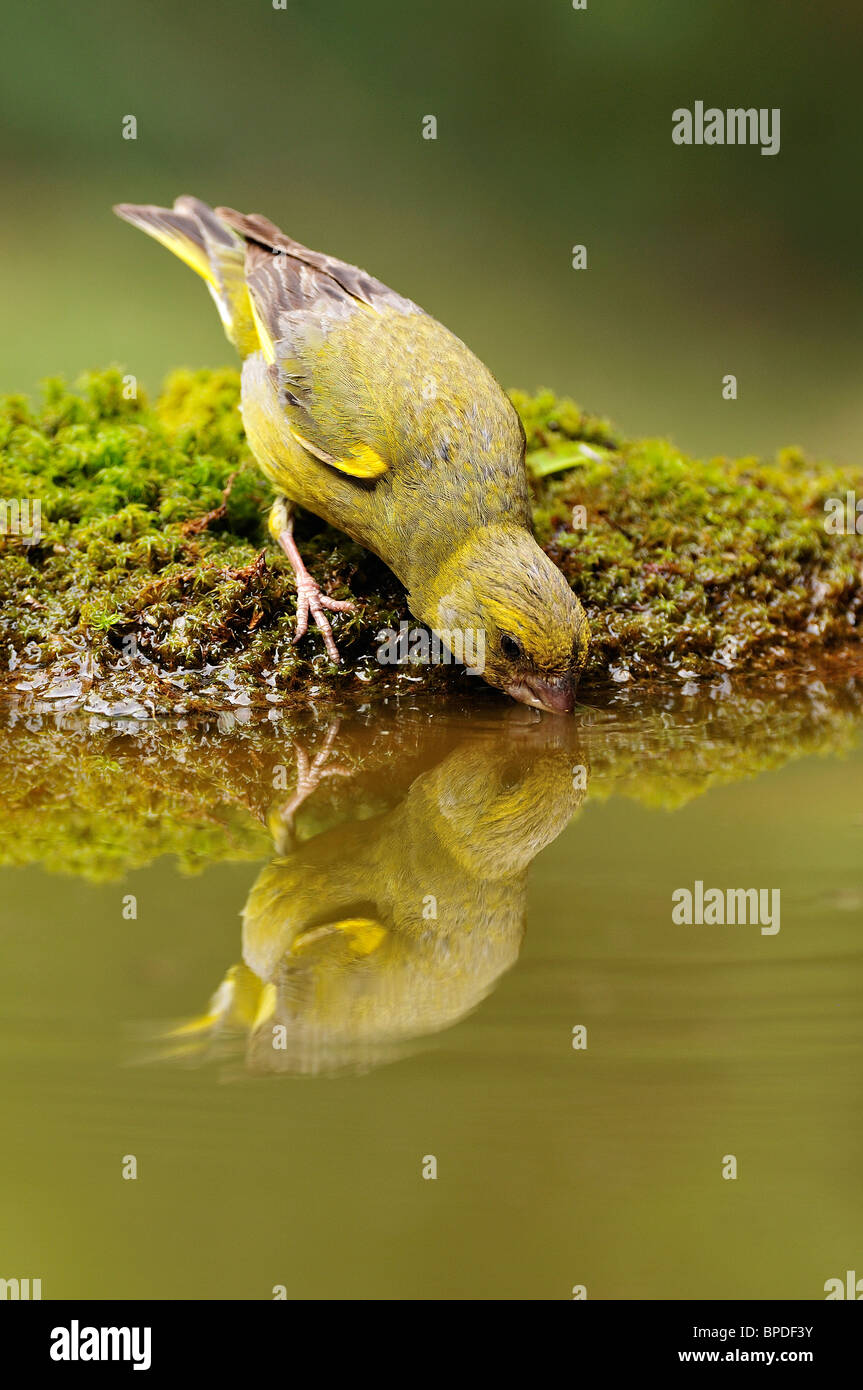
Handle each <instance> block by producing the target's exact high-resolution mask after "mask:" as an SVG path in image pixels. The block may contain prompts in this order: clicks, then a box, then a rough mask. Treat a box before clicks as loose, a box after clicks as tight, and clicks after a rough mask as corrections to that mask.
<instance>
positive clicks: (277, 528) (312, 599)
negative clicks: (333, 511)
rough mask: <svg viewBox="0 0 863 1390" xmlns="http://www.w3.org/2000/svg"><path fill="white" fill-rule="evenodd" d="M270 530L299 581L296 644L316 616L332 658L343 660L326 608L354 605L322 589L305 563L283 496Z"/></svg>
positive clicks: (338, 609) (342, 609) (351, 608)
mask: <svg viewBox="0 0 863 1390" xmlns="http://www.w3.org/2000/svg"><path fill="white" fill-rule="evenodd" d="M270 531H271V532H272V534H273V535H274V536H275V537H276V539H277V541H278V542H279V545H280V546H281V547H282V550H283V551H284V552H285V554H286V555H287V557H288V559H289V560H290V562H291V568H292V569H293V571H294V576H295V578H296V581H297V626H296V631H295V632H294V645H295V646H296V644H297V642H299V641H301V639H302V638H303V637H305V635H306V633H307V632H308V630H309V614H310V613H311V615H312V617H313V618H314V620H315V623H316V625H317V627H318V629H319V630H320V633H321V636H322V637H323V639H324V646H325V647H326V649H327V655H328V656H329V658H330V660H331V661H333V662H335V663H336V665H338V664H339V663H340V662H341V657H340V656H339V649H338V647H337V646H336V642H335V638H334V637H333V629H332V627H331V626H330V620H329V618H328V617H327V615H326V612H325V611H324V610H325V609H327V610H329V612H331V613H352V612H353V611H354V605H353V604H352V603H351V602H350V601H349V600H348V599H338V598H330V596H329V594H324V593H321V589H320V586H319V585H318V583H317V581H316V580H315V579H313V578H312V576H311V575H310V574H309V571H308V570H307V569H306V567H305V565H304V563H303V557H302V555H301V554H300V552H299V550H298V549H297V543H296V541H295V540H294V518H293V515H292V512H291V507H290V504H289V503H288V502H287V500H286V499H285V498H284V497H279V498H278V499H277V500H276V502H275V503H274V504H273V509H272V511H271V512H270Z"/></svg>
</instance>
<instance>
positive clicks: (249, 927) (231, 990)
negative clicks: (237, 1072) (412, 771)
mask: <svg viewBox="0 0 863 1390" xmlns="http://www.w3.org/2000/svg"><path fill="white" fill-rule="evenodd" d="M555 724H557V721H555ZM547 727H548V726H546V725H540V726H538V727H535V728H533V729H531V730H522V731H521V736H520V737H518V736H517V737H515V738H513V737H512V736H507V737H506V738H505V739H504V740H502V739H501V736H500V733H499V732H497V733H496V734H495V735H490V734H489V735H486V736H480V737H474V738H472V739H471V740H469V741H468V742H466V743H463V744H460V745H459V746H457V747H456V748H454V749H453V750H452V751H450V752H449V753H448V754H447V756H445V757H444V758H443V759H442V760H441V761H440V762H439V763H438V764H437V765H436V766H434V767H433V768H432V769H431V770H428V771H425V772H423V773H422V774H421V775H419V776H418V777H417V778H416V779H415V780H414V781H413V783H412V784H411V786H410V788H409V790H408V792H407V794H406V795H405V796H404V798H403V800H402V801H401V802H400V803H399V804H398V805H397V806H395V807H394V808H393V809H392V810H389V811H387V812H386V813H385V814H382V815H378V816H376V817H375V818H374V819H371V820H363V821H354V822H349V823H344V824H341V825H339V826H337V827H336V828H334V829H329V830H327V831H324V832H322V833H320V834H319V835H317V836H315V837H314V838H313V839H311V840H308V841H306V842H305V843H302V844H299V845H297V844H296V843H295V841H294V837H293V834H292V818H293V814H294V812H295V811H296V809H297V805H298V796H297V795H296V794H295V795H294V797H293V798H292V799H291V801H290V802H288V803H287V804H286V806H285V808H284V809H283V811H282V812H281V813H277V814H276V815H275V816H274V817H271V828H272V829H273V830H274V838H275V840H276V844H277V848H278V849H279V850H280V852H279V853H278V854H277V856H276V857H275V858H274V859H273V860H272V861H271V862H270V863H269V864H267V865H266V867H265V868H263V869H262V871H261V873H260V874H259V875H258V878H257V880H256V882H255V884H254V885H253V887H252V889H251V892H250V893H249V896H248V900H247V902H246V905H245V908H244V910H243V933H242V939H243V947H242V953H243V963H242V964H241V965H235V966H233V967H232V968H231V969H230V970H229V971H228V973H227V975H226V976H225V979H224V981H223V982H222V985H221V986H220V988H219V990H217V992H216V994H215V995H214V996H213V999H212V1000H211V1003H210V1006H209V1009H208V1011H207V1012H206V1013H205V1014H204V1015H203V1017H201V1018H199V1019H195V1020H193V1021H192V1022H191V1023H187V1024H184V1025H183V1026H182V1027H180V1028H178V1029H176V1030H175V1031H174V1032H173V1034H171V1046H172V1051H174V1052H187V1053H192V1054H193V1055H198V1054H200V1053H202V1052H204V1053H206V1052H207V1051H209V1050H211V1049H212V1047H213V1046H216V1047H217V1048H220V1049H221V1047H222V1046H223V1045H224V1043H225V1042H226V1041H230V1040H233V1041H234V1043H236V1040H237V1039H238V1038H240V1039H245V1043H244V1045H245V1054H246V1060H247V1064H248V1066H249V1067H250V1069H251V1070H252V1071H255V1072H269V1073H272V1072H287V1073H291V1074H294V1075H321V1074H326V1073H334V1072H351V1071H364V1070H368V1069H370V1068H372V1067H374V1066H376V1065H378V1064H381V1063H383V1062H386V1061H391V1060H394V1059H395V1058H396V1057H398V1056H401V1055H404V1053H406V1052H409V1051H413V1050H415V1048H416V1047H417V1046H418V1044H419V1042H420V1041H421V1040H422V1039H423V1038H425V1037H428V1036H430V1035H432V1034H434V1033H437V1032H439V1031H440V1030H441V1029H444V1028H447V1027H449V1026H451V1025H452V1024H454V1023H456V1022H457V1021H458V1020H459V1019H461V1018H463V1017H464V1016H465V1015H466V1014H468V1013H469V1012H470V1011H471V1010H472V1009H473V1008H475V1007H476V1005H477V1004H479V1003H480V1001H481V1000H482V999H483V998H484V997H485V996H486V995H487V994H488V993H489V992H490V991H491V990H492V989H493V988H494V986H495V984H496V983H497V981H498V980H499V979H500V977H501V975H503V974H504V972H505V971H506V970H508V969H509V968H510V966H512V965H513V964H514V963H515V961H516V959H517V957H518V953H519V949H520V946H521V940H522V936H523V934H524V927H525V902H526V890H527V874H528V869H529V867H530V864H531V861H532V860H533V859H534V857H535V856H536V855H537V854H538V853H539V852H540V850H542V849H543V848H544V847H545V846H546V845H548V844H550V843H551V842H552V841H553V840H554V839H555V838H556V837H557V836H558V835H559V834H560V832H561V831H562V830H563V829H564V827H565V826H566V825H567V823H568V822H569V820H570V819H571V818H572V816H573V815H574V814H575V812H576V811H577V810H578V808H579V806H580V805H581V802H582V800H583V798H584V794H585V787H586V782H587V770H586V767H585V766H584V765H583V764H582V763H580V762H579V760H578V751H577V743H576V741H575V738H576V737H577V736H575V735H574V734H573V733H566V734H557V735H555V734H553V733H552V734H547V733H546V732H545V729H546V728H547ZM569 727H570V728H571V726H569ZM558 740H559V741H558ZM332 742H333V739H332V733H331V735H330V736H329V737H328V739H327V742H326V745H325V750H326V753H327V754H329V751H330V747H331V744H332ZM324 762H325V759H322V758H321V757H320V756H319V757H318V758H317V759H315V761H314V763H311V764H310V762H309V760H308V759H307V758H305V755H301V756H300V758H298V781H299V783H300V784H301V791H302V795H308V794H310V793H311V792H312V791H313V790H314V786H315V784H316V781H317V780H318V779H319V778H321V777H323V776H328V775H331V774H332V773H334V772H338V770H339V769H337V768H333V767H326V766H324V765H323V764H324ZM310 772H311V774H312V775H310Z"/></svg>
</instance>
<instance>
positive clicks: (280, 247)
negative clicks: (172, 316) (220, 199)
mask: <svg viewBox="0 0 863 1390" xmlns="http://www.w3.org/2000/svg"><path fill="white" fill-rule="evenodd" d="M218 216H219V217H220V218H221V219H222V220H223V221H224V222H226V223H227V224H228V225H229V226H230V227H232V228H233V229H234V230H235V231H237V232H239V233H240V235H241V236H242V237H243V238H244V239H245V241H246V271H245V273H246V284H247V286H248V290H249V297H250V300H251V304H252V313H253V316H254V319H255V324H256V327H257V330H258V336H259V338H260V341H261V346H262V350H263V352H264V356H265V357H266V358H267V361H268V362H269V364H270V373H271V376H272V378H273V381H274V384H275V386H276V388H277V390H278V393H279V399H280V405H281V408H282V410H283V411H284V414H285V417H286V419H287V421H288V425H289V427H290V429H291V432H292V434H293V436H294V438H295V439H296V441H297V443H298V444H300V446H301V447H302V448H304V449H306V450H307V451H308V452H309V453H310V454H313V455H314V456H315V457H316V458H318V459H320V460H321V461H322V462H323V463H326V464H329V465H330V466H331V467H333V468H337V469H339V470H340V471H341V472H343V473H346V474H348V475H350V476H352V477H357V478H375V477H379V476H380V475H381V474H382V473H385V472H386V471H387V469H388V468H389V467H390V466H391V464H392V460H391V459H389V458H387V457H385V456H384V455H383V454H382V453H381V445H380V442H379V441H377V440H375V439H373V438H372V437H371V436H372V435H373V434H375V433H376V431H375V430H374V427H373V425H372V422H371V421H370V420H369V419H368V413H367V411H364V410H363V400H362V396H363V392H362V389H361V384H360V383H361V379H362V378H363V377H364V376H365V369H364V367H363V364H362V363H361V362H356V363H353V364H352V363H351V360H350V359H351V353H350V345H351V343H352V342H353V343H354V344H355V345H356V347H357V350H358V351H359V347H360V341H361V340H362V343H363V344H364V350H365V351H366V352H367V350H368V338H369V331H368V330H369V328H370V326H371V324H370V323H367V324H365V325H364V331H363V332H361V333H353V332H352V330H351V327H350V320H351V319H353V318H354V316H355V315H359V316H360V317H361V318H362V317H364V316H368V317H369V319H370V320H371V321H377V320H381V321H383V320H385V319H387V318H388V317H390V316H391V315H396V316H401V315H405V314H422V310H420V309H419V308H418V307H417V305H415V304H413V303H412V302H411V301H410V300H408V299H404V298H403V297H402V296H401V295H399V294H396V293H395V291H394V290H390V289H388V288H387V286H386V285H383V284H382V283H381V282H380V281H379V280H375V279H374V278H373V277H372V276H371V275H368V274H367V273H366V271H364V270H360V269H359V268H358V267H357V266H354V265H348V264H347V262H345V261H340V260H337V259H336V258H335V257H334V256H327V255H324V254H323V253H321V252H318V251H311V250H309V249H308V247H305V246H302V245H301V244H300V243H299V242H297V241H294V240H293V239H292V238H291V237H288V236H285V234H284V233H283V232H281V231H280V230H279V228H278V227H276V226H274V224H273V223H272V222H270V221H268V219H267V218H265V217H261V216H259V215H257V214H253V215H251V216H244V215H243V214H241V213H238V212H234V211H232V210H231V209H230V208H219V209H218ZM381 327H382V329H383V324H382V323H381ZM372 331H374V330H372ZM331 335H333V337H334V339H338V349H336V346H335V341H333V343H332V345H331V351H329V352H328V351H327V343H328V340H329V339H330V337H331ZM387 336H388V335H387V333H386V330H385V329H383V331H382V337H381V344H380V347H381V351H380V353H379V357H381V359H383V357H384V354H385V348H386V339H387ZM381 365H382V361H381V362H379V363H378V364H377V366H378V367H380V366H381ZM352 368H353V369H352Z"/></svg>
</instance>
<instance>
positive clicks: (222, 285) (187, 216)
mask: <svg viewBox="0 0 863 1390" xmlns="http://www.w3.org/2000/svg"><path fill="white" fill-rule="evenodd" d="M114 211H115V212H116V214H117V216H118V217H122V218H123V219H124V220H125V221H126V222H131V224H132V226H133V227H139V228H140V229H141V231H142V232H146V233H147V235H148V236H151V237H155V239H156V241H160V242H161V243H162V245H163V246H167V248H168V250H169V251H173V253H174V255H175V256H179V257H180V260H181V261H185V262H186V265H189V266H191V267H192V269H193V270H195V271H197V273H198V274H199V275H200V276H201V277H202V278H203V279H204V280H205V281H206V284H207V288H208V290H209V291H210V294H211V295H212V296H213V299H214V300H215V303H216V308H217V309H218V311H219V317H220V318H221V320H222V325H223V327H224V329H225V332H226V334H227V335H228V338H229V339H230V341H231V342H232V343H233V344H234V346H235V347H236V348H237V351H238V352H239V353H240V355H241V356H243V357H245V356H246V355H247V354H248V353H250V352H255V351H256V350H257V349H258V347H259V340H258V333H257V330H256V328H255V321H254V317H253V315H252V307H251V304H250V301H249V292H248V289H247V288H246V279H245V253H246V245H245V242H244V241H243V239H242V238H241V237H239V236H237V234H236V232H234V231H233V230H232V229H231V228H230V227H229V226H227V224H226V223H224V222H222V221H221V220H220V219H219V218H218V217H217V216H216V214H215V213H214V212H213V209H212V208H211V207H208V206H207V204H206V203H202V202H201V200H200V199H199V198H190V197H188V196H184V197H182V198H178V199H177V201H176V202H175V203H174V206H173V208H157V207H154V206H153V205H152V204H147V203H145V204H135V203H118V204H117V205H116V207H115V208H114Z"/></svg>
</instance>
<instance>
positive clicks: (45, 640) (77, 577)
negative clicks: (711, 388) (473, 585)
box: [0, 370, 863, 716]
mask: <svg viewBox="0 0 863 1390" xmlns="http://www.w3.org/2000/svg"><path fill="white" fill-rule="evenodd" d="M126 380H127V379H124V378H123V376H122V375H121V373H120V372H119V371H117V370H111V371H105V372H99V373H91V374H89V375H88V376H86V377H84V378H82V380H81V381H80V382H79V383H78V385H77V387H76V389H74V390H70V389H69V388H68V387H66V386H65V385H64V384H63V382H61V381H58V380H53V381H49V382H48V383H46V385H45V389H44V393H43V397H42V400H41V401H40V402H39V403H37V404H31V403H30V402H28V401H27V400H26V399H24V398H23V397H20V396H14V397H6V398H5V399H4V400H3V401H2V402H0V497H2V498H5V499H19V500H20V499H32V500H38V502H39V504H40V507H41V534H40V536H39V538H38V539H33V538H32V537H29V536H27V535H16V534H11V533H9V532H8V529H7V533H6V534H3V535H0V682H2V685H3V686H4V688H5V689H6V690H7V691H10V692H12V693H14V694H15V695H16V696H17V697H18V698H25V699H29V700H30V701H32V702H35V703H36V704H37V705H51V704H52V703H56V704H57V705H59V706H60V707H67V706H69V705H78V706H81V705H83V706H84V707H85V708H86V709H88V710H90V711H92V712H94V713H97V714H98V713H106V712H111V713H114V714H117V715H120V716H123V715H136V714H137V715H145V714H152V713H159V712H161V713H164V712H177V711H179V712H183V711H195V710H206V709H212V708H214V707H225V706H234V707H242V706H244V705H270V706H273V705H280V704H284V703H288V704H290V703H292V702H297V701H305V700H307V699H308V698H312V699H320V700H333V699H338V700H347V701H348V702H351V703H356V702H357V701H358V700H359V701H366V700H369V699H376V698H379V697H384V696H388V695H392V694H394V693H398V692H399V691H409V692H411V693H412V694H413V693H416V692H417V691H418V690H419V689H427V690H432V691H435V692H443V691H446V692H450V693H452V692H459V691H461V692H464V691H465V690H466V691H467V692H468V693H469V695H470V696H471V697H472V698H473V697H475V695H476V689H477V682H476V681H472V682H470V683H469V684H468V681H467V678H465V677H463V676H462V675H460V674H459V673H458V672H457V671H455V670H453V669H451V668H446V667H432V668H428V667H426V668H414V667H408V668H404V667H402V668H399V667H396V668H393V667H384V666H381V665H380V664H379V663H378V662H377V661H376V660H375V658H374V652H375V648H376V645H377V642H376V634H377V633H378V631H379V630H380V629H381V628H382V627H394V626H398V623H399V622H400V621H401V620H403V619H409V614H408V612H407V609H406V606H405V603H404V595H403V593H402V591H401V589H400V587H399V585H398V584H397V582H396V581H395V579H394V578H393V576H392V575H391V574H390V573H389V571H388V570H387V569H386V567H385V566H384V565H382V564H381V563H380V562H379V561H378V560H376V559H375V558H374V557H373V556H370V555H368V554H367V553H366V552H365V551H363V550H362V549H361V548H360V547H359V546H356V545H355V544H353V543H352V542H351V541H349V540H348V539H347V538H346V537H344V536H343V535H341V534H340V533H338V532H336V531H334V530H332V529H331V528H329V527H327V526H324V525H323V524H322V523H320V522H318V521H316V520H315V518H313V517H305V518H303V519H302V520H301V522H300V524H299V526H298V539H299V541H300V543H301V548H302V549H303V552H304V555H305V557H306V559H307V562H308V564H309V567H310V569H312V570H313V572H314V573H315V574H316V577H318V578H319V579H320V580H322V582H323V583H324V584H325V585H326V587H327V589H328V591H329V592H330V593H331V594H332V595H333V596H334V597H347V596H348V595H351V596H352V597H353V598H354V599H355V600H356V611H355V612H354V613H353V614H351V615H349V616H345V617H340V618H339V620H338V641H339V645H340V648H341V650H342V654H343V657H344V664H343V666H342V667H341V668H339V669H337V668H335V667H333V666H332V665H331V664H330V662H329V661H328V660H327V658H326V656H325V654H324V653H323V650H322V645H321V643H320V641H319V639H318V638H317V637H316V635H315V633H314V632H312V633H310V634H309V636H308V637H307V638H306V639H305V640H304V641H303V642H302V643H301V644H300V645H299V646H295V645H294V644H293V626H294V617H295V599H294V585H293V577H292V574H291V571H290V568H289V566H288V564H287V561H286V560H285V558H284V557H283V556H282V555H281V553H280V552H279V551H278V549H277V548H276V547H275V546H274V545H273V544H272V542H271V541H270V540H269V538H268V535H267V531H266V514H267V510H268V507H269V503H270V500H271V492H270V488H269V484H268V483H267V482H266V480H265V479H264V478H263V476H262V475H261V474H260V473H259V471H258V469H257V467H256V465H255V463H254V460H253V459H252V457H251V455H250V453H249V451H248V448H247V446H246V443H245V439H244V435H243V430H242V422H241V417H240V414H239V411H238V410H237V408H236V407H237V404H238V400H239V378H238V374H237V373H236V372H235V371H231V370H223V371H198V372H189V371H183V372H177V373H175V374H174V375H173V376H172V377H171V378H169V380H168V382H167V383H166V385H165V387H164V390H163V392H162V394H161V396H160V397H159V398H158V400H156V401H155V402H154V403H153V404H152V405H150V404H149V403H148V402H147V401H146V399H145V398H144V397H143V395H142V394H140V393H138V396H137V399H132V400H129V399H126V394H127V393H126V388H125V386H124V382H125V381H126ZM512 399H513V401H514V403H515V405H516V408H517V409H518V411H519V414H520V416H521V418H522V421H523V423H524V427H525V434H526V437H527V447H528V454H527V462H528V469H529V472H530V475H531V478H532V487H533V492H534V513H535V523H536V531H537V536H538V538H539V540H540V543H541V544H542V545H543V546H544V547H545V548H546V550H547V551H548V553H549V555H550V556H551V557H552V559H553V560H554V561H555V562H556V563H557V564H558V565H559V566H560V567H561V569H562V570H563V572H564V573H565V574H566V576H567V578H568V579H569V581H570V583H571V584H572V586H573V588H574V590H575V591H576V592H577V593H578V594H579V596H580V597H581V599H582V601H583V602H584V604H585V606H586V608H587V610H588V614H589V616H590V619H591V624H592V630H593V635H594V640H593V646H592V651H591V658H590V667H589V675H590V676H592V677H593V678H594V679H603V678H605V677H607V676H609V675H610V676H611V677H612V679H613V680H615V681H618V682H627V681H631V680H642V679H645V678H655V677H657V676H669V675H670V676H673V677H675V678H677V679H684V680H689V679H697V678H706V677H715V676H716V675H717V674H721V673H722V672H724V671H734V670H745V671H753V670H766V669H772V668H776V667H780V666H783V665H787V664H789V663H791V662H793V661H796V660H799V659H800V657H801V655H804V654H807V655H808V654H811V653H813V652H821V651H823V650H826V649H827V648H830V647H836V646H840V645H843V644H845V643H848V642H849V641H854V640H855V638H856V634H857V627H858V623H859V621H860V615H861V605H863V568H861V540H860V537H858V536H856V535H848V536H843V535H832V534H829V533H828V532H827V531H826V529H825V525H824V520H825V515H824V503H825V500H826V499H827V498H830V497H837V496H838V497H844V495H845V493H846V492H847V491H849V490H852V491H853V490H856V491H857V493H858V494H859V495H863V475H861V473H860V472H859V471H855V470H849V469H845V470H843V469H837V468H833V467H831V466H828V465H821V464H815V463H812V462H810V461H808V460H807V459H805V458H804V457H803V456H802V455H801V454H800V453H799V452H798V451H796V450H785V451H783V452H782V453H780V454H779V455H777V457H776V458H775V459H772V460H757V459H754V458H743V459H736V460H731V459H713V460H709V461H701V460H696V459H691V458H688V457H686V456H685V455H683V454H682V453H681V452H680V451H679V450H677V449H676V448H675V447H674V446H673V445H671V444H669V443H667V442H664V441H661V440H634V441H633V440H626V439H625V438H623V437H622V436H621V435H620V434H619V433H618V432H617V431H615V430H614V429H613V427H612V426H611V425H610V424H609V423H608V421H606V420H603V419H600V418H598V417H594V416H590V415H587V414H585V413H584V412H582V411H581V410H580V409H579V408H578V407H577V406H575V405H574V404H573V403H572V402H570V401H567V400H561V399H558V398H556V397H555V396H554V395H553V394H552V393H550V392H547V391H546V392H540V393H539V394H537V395H535V396H532V397H531V396H527V395H525V394H523V393H521V392H513V393H512Z"/></svg>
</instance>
